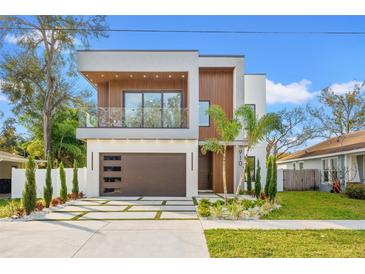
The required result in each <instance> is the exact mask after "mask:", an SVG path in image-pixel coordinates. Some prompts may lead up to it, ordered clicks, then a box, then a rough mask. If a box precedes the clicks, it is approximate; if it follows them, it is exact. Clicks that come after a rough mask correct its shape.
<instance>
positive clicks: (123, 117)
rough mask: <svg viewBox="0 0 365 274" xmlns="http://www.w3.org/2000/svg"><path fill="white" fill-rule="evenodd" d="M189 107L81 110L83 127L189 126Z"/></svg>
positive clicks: (80, 120)
mask: <svg viewBox="0 0 365 274" xmlns="http://www.w3.org/2000/svg"><path fill="white" fill-rule="evenodd" d="M187 125H188V109H187V108H155V107H150V108H119V107H99V108H96V109H88V110H87V111H80V114H79V127H81V128H83V127H86V128H97V127H100V128H187Z"/></svg>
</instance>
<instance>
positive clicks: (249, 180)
mask: <svg viewBox="0 0 365 274" xmlns="http://www.w3.org/2000/svg"><path fill="white" fill-rule="evenodd" d="M246 180H247V191H248V192H251V191H252V177H251V170H250V167H249V165H248V164H246Z"/></svg>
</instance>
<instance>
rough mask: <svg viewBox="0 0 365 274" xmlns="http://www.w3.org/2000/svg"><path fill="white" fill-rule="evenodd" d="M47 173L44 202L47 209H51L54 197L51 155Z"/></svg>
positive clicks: (48, 160)
mask: <svg viewBox="0 0 365 274" xmlns="http://www.w3.org/2000/svg"><path fill="white" fill-rule="evenodd" d="M47 158H48V159H47V171H46V185H45V186H44V187H43V200H44V204H45V207H46V208H49V205H50V204H51V201H52V195H53V187H52V176H51V171H52V161H51V157H50V155H48V157H47Z"/></svg>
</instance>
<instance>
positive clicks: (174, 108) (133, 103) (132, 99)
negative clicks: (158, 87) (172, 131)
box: [123, 91, 183, 128]
mask: <svg viewBox="0 0 365 274" xmlns="http://www.w3.org/2000/svg"><path fill="white" fill-rule="evenodd" d="M123 103H124V126H125V127H132V128H133V127H137V128H138V127H143V128H180V127H182V121H183V117H182V116H183V113H182V93H181V92H179V91H164V92H158V91H136V92H135V91H128V92H124V100H123Z"/></svg>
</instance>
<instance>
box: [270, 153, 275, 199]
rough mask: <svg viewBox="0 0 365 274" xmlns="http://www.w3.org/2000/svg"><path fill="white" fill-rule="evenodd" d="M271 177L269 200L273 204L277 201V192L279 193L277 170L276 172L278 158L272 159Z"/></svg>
mask: <svg viewBox="0 0 365 274" xmlns="http://www.w3.org/2000/svg"><path fill="white" fill-rule="evenodd" d="M271 161H272V164H271V168H272V169H271V176H270V185H269V199H270V201H271V202H272V203H273V202H274V201H275V197H276V192H277V176H276V175H277V170H276V168H277V167H276V158H275V157H274V156H273V157H272V158H271Z"/></svg>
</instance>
